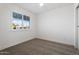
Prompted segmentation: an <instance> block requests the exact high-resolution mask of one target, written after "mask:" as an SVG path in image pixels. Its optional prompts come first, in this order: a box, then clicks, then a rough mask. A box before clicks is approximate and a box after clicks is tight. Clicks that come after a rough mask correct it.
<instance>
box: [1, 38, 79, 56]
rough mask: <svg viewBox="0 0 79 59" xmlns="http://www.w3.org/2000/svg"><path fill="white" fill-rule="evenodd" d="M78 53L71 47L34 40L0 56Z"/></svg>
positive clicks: (12, 48)
mask: <svg viewBox="0 0 79 59" xmlns="http://www.w3.org/2000/svg"><path fill="white" fill-rule="evenodd" d="M76 54H79V53H78V51H77V50H76V49H75V48H74V47H73V46H70V45H65V44H60V43H56V42H51V41H47V40H42V39H37V38H35V39H33V40H29V41H27V42H23V43H21V44H18V45H15V46H12V47H9V48H6V49H4V50H2V51H0V55H76Z"/></svg>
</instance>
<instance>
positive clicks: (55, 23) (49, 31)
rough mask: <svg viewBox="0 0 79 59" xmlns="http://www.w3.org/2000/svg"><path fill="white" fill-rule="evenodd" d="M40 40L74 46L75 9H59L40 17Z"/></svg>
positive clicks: (67, 7) (70, 6)
mask: <svg viewBox="0 0 79 59" xmlns="http://www.w3.org/2000/svg"><path fill="white" fill-rule="evenodd" d="M37 27H38V35H37V37H38V38H41V39H46V40H50V41H56V42H60V43H64V44H69V45H74V7H73V6H72V5H69V6H64V7H59V8H56V9H54V10H51V11H49V12H46V13H43V14H40V15H38V26H37Z"/></svg>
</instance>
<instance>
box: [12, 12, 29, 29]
mask: <svg viewBox="0 0 79 59" xmlns="http://www.w3.org/2000/svg"><path fill="white" fill-rule="evenodd" d="M12 18H13V19H12V28H13V29H17V28H20V29H22V28H24V29H26V28H30V17H29V16H26V15H22V14H19V13H16V12H13V14H12Z"/></svg>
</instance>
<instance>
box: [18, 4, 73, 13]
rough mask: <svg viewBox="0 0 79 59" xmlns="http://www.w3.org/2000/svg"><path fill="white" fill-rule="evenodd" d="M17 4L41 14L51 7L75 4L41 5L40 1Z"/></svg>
mask: <svg viewBox="0 0 79 59" xmlns="http://www.w3.org/2000/svg"><path fill="white" fill-rule="evenodd" d="M17 5H19V6H21V7H23V8H25V9H27V10H29V11H31V12H32V13H34V14H40V13H43V12H47V11H49V10H51V9H55V8H59V7H64V6H68V5H73V3H44V6H42V7H40V3H17Z"/></svg>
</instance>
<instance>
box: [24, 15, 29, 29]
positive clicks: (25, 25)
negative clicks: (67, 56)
mask: <svg viewBox="0 0 79 59" xmlns="http://www.w3.org/2000/svg"><path fill="white" fill-rule="evenodd" d="M23 27H24V28H29V27H30V18H29V17H28V16H26V15H23Z"/></svg>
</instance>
